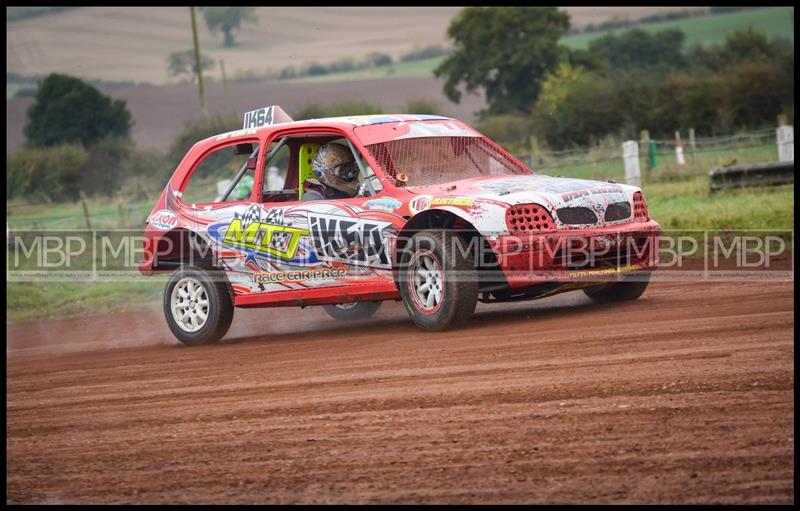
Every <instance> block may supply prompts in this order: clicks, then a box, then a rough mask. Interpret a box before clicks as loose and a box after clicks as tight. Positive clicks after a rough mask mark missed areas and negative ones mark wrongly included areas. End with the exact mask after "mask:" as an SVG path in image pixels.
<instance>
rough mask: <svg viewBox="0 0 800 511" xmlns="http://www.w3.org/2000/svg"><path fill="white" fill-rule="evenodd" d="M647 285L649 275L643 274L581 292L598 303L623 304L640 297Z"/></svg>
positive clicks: (588, 288)
mask: <svg viewBox="0 0 800 511" xmlns="http://www.w3.org/2000/svg"><path fill="white" fill-rule="evenodd" d="M634 279H635V280H634ZM649 283H650V274H649V273H645V274H639V275H635V276H631V277H626V278H625V279H623V280H622V281H621V282H609V283H607V284H603V285H600V286H593V287H587V288H585V289H584V290H583V292H584V293H586V296H588V297H589V298H591V299H592V300H593V301H595V302H598V303H610V302H624V301H628V300H636V299H637V298H639V297H640V296H642V294H643V293H644V290H645V289H647V285H648V284H649Z"/></svg>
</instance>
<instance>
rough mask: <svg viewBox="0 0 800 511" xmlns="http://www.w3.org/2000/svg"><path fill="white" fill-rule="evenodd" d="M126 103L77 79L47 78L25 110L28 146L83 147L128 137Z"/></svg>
mask: <svg viewBox="0 0 800 511" xmlns="http://www.w3.org/2000/svg"><path fill="white" fill-rule="evenodd" d="M132 124H133V123H132V122H131V114H130V112H129V111H128V109H127V107H126V105H125V101H122V100H120V99H116V100H113V99H112V98H110V97H109V96H106V95H104V94H102V93H101V92H100V91H99V90H97V89H96V88H94V87H92V86H91V85H89V84H87V83H86V82H84V81H83V80H81V79H79V78H75V77H72V76H67V75H61V74H55V73H53V74H50V75H49V76H48V77H47V78H45V79H44V81H42V82H41V84H40V85H39V89H38V90H37V92H36V101H35V102H34V103H33V104H32V105H31V106H30V107H29V108H28V124H27V125H26V126H25V137H26V138H27V139H28V144H29V145H31V146H54V145H60V144H72V143H82V144H83V145H84V146H85V147H88V146H90V145H92V144H93V143H95V142H96V141H98V140H100V139H102V138H104V137H106V136H109V135H111V136H119V137H127V136H128V135H129V133H130V129H131V126H132Z"/></svg>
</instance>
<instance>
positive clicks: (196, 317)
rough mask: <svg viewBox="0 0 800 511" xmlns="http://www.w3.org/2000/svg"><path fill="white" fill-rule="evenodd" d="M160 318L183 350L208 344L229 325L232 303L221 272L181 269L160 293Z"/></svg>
mask: <svg viewBox="0 0 800 511" xmlns="http://www.w3.org/2000/svg"><path fill="white" fill-rule="evenodd" d="M164 316H165V317H166V319H167V325H169V329H170V330H171V331H172V334H173V335H174V336H175V337H177V338H178V340H179V341H181V342H182V343H183V344H186V345H187V346H196V345H200V344H212V343H215V342H217V341H219V340H220V339H222V337H224V336H225V334H226V333H227V332H228V328H230V326H231V321H233V301H232V300H231V295H230V293H229V292H228V288H227V285H226V282H225V280H224V275H223V274H222V272H219V271H215V270H211V269H203V268H198V267H196V266H184V267H182V268H179V269H177V270H175V272H174V273H173V274H172V276H171V277H170V278H169V281H168V282H167V287H166V289H165V290H164Z"/></svg>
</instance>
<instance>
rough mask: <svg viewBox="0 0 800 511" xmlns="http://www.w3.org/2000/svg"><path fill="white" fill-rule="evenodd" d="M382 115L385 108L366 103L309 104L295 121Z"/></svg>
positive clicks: (295, 117)
mask: <svg viewBox="0 0 800 511" xmlns="http://www.w3.org/2000/svg"><path fill="white" fill-rule="evenodd" d="M382 113H385V112H384V111H383V108H381V107H380V106H378V105H373V104H371V103H367V102H366V101H358V100H356V101H341V102H339V103H331V104H328V105H320V104H319V103H307V104H306V105H304V106H303V107H301V108H300V111H299V112H298V113H297V115H295V116H294V119H295V120H296V121H301V120H303V119H321V118H323V117H346V116H349V115H370V114H382Z"/></svg>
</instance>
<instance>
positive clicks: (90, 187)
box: [81, 137, 135, 195]
mask: <svg viewBox="0 0 800 511" xmlns="http://www.w3.org/2000/svg"><path fill="white" fill-rule="evenodd" d="M134 150H135V146H134V145H133V143H132V142H131V141H130V140H128V139H124V138H119V137H107V138H104V139H103V140H101V141H99V142H97V143H96V144H95V145H94V146H92V148H91V149H90V150H89V158H88V160H87V162H86V164H85V165H84V166H83V168H82V169H81V190H83V191H84V192H85V193H86V194H87V195H110V194H112V193H113V192H114V191H115V190H117V188H119V184H120V183H121V182H122V180H123V179H124V178H125V177H126V176H125V174H124V165H125V162H127V160H128V158H129V157H130V155H131V153H132V152H133V151H134Z"/></svg>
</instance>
